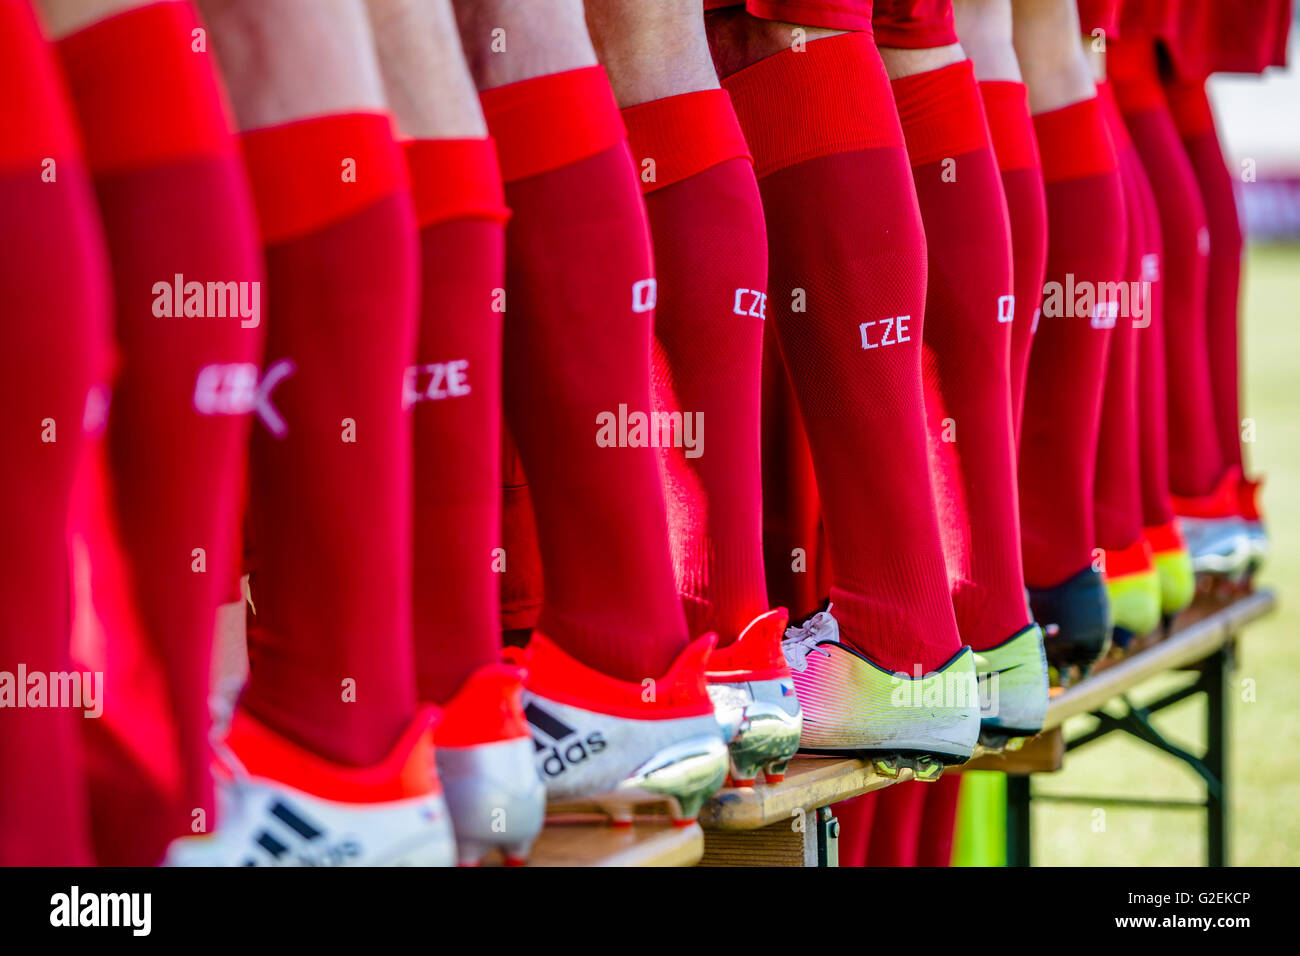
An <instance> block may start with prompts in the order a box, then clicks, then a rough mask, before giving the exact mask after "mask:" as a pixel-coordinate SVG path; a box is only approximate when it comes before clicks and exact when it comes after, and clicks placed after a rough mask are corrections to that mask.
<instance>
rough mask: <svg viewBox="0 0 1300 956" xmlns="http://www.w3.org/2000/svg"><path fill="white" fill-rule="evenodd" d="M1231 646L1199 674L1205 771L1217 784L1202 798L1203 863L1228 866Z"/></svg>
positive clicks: (1224, 649) (1227, 645) (1205, 664)
mask: <svg viewBox="0 0 1300 956" xmlns="http://www.w3.org/2000/svg"><path fill="white" fill-rule="evenodd" d="M1231 646H1232V645H1231V643H1229V644H1226V645H1225V646H1224V647H1223V648H1222V649H1220V650H1219V651H1218V652H1217V653H1216V654H1214V655H1212V656H1211V657H1208V658H1206V660H1205V663H1204V665H1203V669H1202V672H1201V683H1202V684H1203V685H1204V687H1205V740H1206V747H1205V756H1204V758H1202V759H1203V762H1204V764H1205V767H1206V769H1208V770H1209V771H1210V773H1211V774H1212V775H1213V776H1214V777H1215V779H1217V780H1218V781H1219V786H1218V787H1217V788H1207V790H1206V794H1205V817H1206V819H1205V837H1206V841H1205V842H1206V856H1207V859H1206V862H1207V863H1208V864H1209V865H1210V866H1227V864H1228V706H1227V704H1228V693H1229V689H1228V686H1227V682H1228V674H1229V670H1230V666H1229V664H1230V660H1229V656H1230V654H1231V651H1230V650H1229V648H1231Z"/></svg>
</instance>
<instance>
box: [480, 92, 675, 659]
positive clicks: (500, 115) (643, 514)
mask: <svg viewBox="0 0 1300 956" xmlns="http://www.w3.org/2000/svg"><path fill="white" fill-rule="evenodd" d="M482 100H483V108H484V112H485V114H486V115H487V120H488V127H489V128H490V129H491V131H492V135H493V136H494V137H495V138H496V141H497V146H498V149H499V150H500V154H501V170H502V174H503V175H502V178H503V179H504V180H505V183H506V200H507V202H508V204H509V206H510V208H511V210H512V212H513V217H512V218H511V220H510V225H509V227H508V228H507V230H506V250H507V254H506V291H507V295H508V296H509V306H508V311H507V313H506V314H507V316H513V317H514V318H513V319H507V323H506V332H505V366H504V375H505V379H504V381H505V385H504V394H505V408H506V413H507V415H508V417H509V421H510V429H511V432H512V433H513V435H514V439H515V441H516V442H517V443H518V446H519V452H520V455H521V457H522V460H523V464H524V467H525V468H526V469H527V473H528V486H529V490H530V492H531V495H532V501H533V507H534V513H535V514H536V519H537V537H538V544H539V545H540V550H541V556H542V566H543V569H544V582H545V603H544V605H543V607H542V612H541V616H540V618H539V620H538V627H539V628H540V629H541V630H542V631H544V632H545V633H546V634H547V635H548V636H550V637H551V638H553V639H554V640H555V641H556V642H557V643H558V644H560V645H561V646H562V647H563V648H564V649H565V650H566V651H568V652H569V653H571V654H573V655H574V656H575V657H577V658H578V659H579V660H581V661H582V662H583V663H585V664H587V665H589V666H591V667H594V668H596V669H597V670H599V671H601V672H602V673H605V674H608V675H610V676H612V677H616V678H619V679H622V680H641V679H643V678H646V677H654V676H658V675H660V674H663V673H664V672H665V671H666V670H667V669H668V666H669V665H670V664H671V662H672V661H673V660H674V659H675V658H676V656H677V655H678V654H679V653H680V652H681V651H682V649H683V648H685V646H686V623H685V619H684V618H683V615H682V609H681V602H680V601H679V600H678V597H677V590H676V587H675V586H674V583H673V568H672V559H671V557H670V554H669V547H668V535H667V531H666V528H667V518H666V515H665V508H664V498H663V490H662V488H661V486H660V481H659V474H658V467H657V465H656V461H655V455H656V451H655V449H654V448H652V447H649V434H648V433H649V428H648V427H643V428H642V429H641V430H640V434H639V435H638V433H637V430H636V428H635V422H634V420H633V417H632V416H633V415H640V416H646V415H648V414H649V412H650V411H651V410H652V409H651V402H650V337H651V325H652V321H653V307H654V288H655V286H654V278H653V276H654V270H653V265H652V262H651V250H650V237H649V234H648V231H647V227H646V220H645V208H644V205H643V203H642V200H641V196H640V195H639V192H638V190H637V180H636V178H635V176H636V174H635V171H634V167H633V165H632V161H631V157H630V153H629V151H628V148H627V144H626V142H625V139H624V130H623V124H622V122H621V120H620V119H619V115H618V107H617V106H616V104H615V103H614V97H613V94H612V92H611V91H610V88H609V83H608V81H607V80H606V78H605V74H604V71H603V70H602V69H601V68H599V67H590V68H586V69H579V70H570V71H568V72H566V73H558V74H554V75H550V76H542V77H537V78H535V79H531V80H524V81H522V82H519V83H512V84H510V85H508V86H503V87H498V88H496V89H492V90H487V91H485V92H484V93H483V95H482ZM594 263H599V267H598V268H596V267H594V266H593V264H594ZM611 444H613V445H617V446H621V447H610V445H611Z"/></svg>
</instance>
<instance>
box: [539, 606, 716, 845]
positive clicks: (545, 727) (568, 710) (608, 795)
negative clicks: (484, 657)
mask: <svg viewBox="0 0 1300 956" xmlns="http://www.w3.org/2000/svg"><path fill="white" fill-rule="evenodd" d="M715 640H716V638H715V636H714V635H712V634H707V635H705V636H703V637H699V638H697V639H696V640H694V641H692V642H691V643H690V645H689V646H688V647H687V648H686V649H685V650H684V651H682V653H681V655H680V656H678V658H677V660H676V661H675V662H674V663H673V665H672V667H670V668H669V669H668V672H667V673H666V674H664V675H663V676H661V677H658V678H655V679H653V680H649V679H648V680H646V681H640V682H635V683H634V682H629V681H620V680H616V679H614V678H612V677H607V676H606V675H604V674H601V673H600V672H599V671H596V670H593V669H592V668H590V667H587V666H586V665H585V664H582V663H580V662H578V661H577V660H575V659H574V658H572V657H570V656H569V655H568V654H567V653H565V652H564V651H563V650H561V649H560V647H559V646H558V645H557V644H556V643H555V642H554V641H552V640H551V639H550V638H548V637H546V636H545V635H544V634H542V633H541V632H540V631H534V632H533V636H532V639H531V640H530V641H529V643H528V646H527V647H526V648H524V650H523V651H522V652H521V653H519V654H517V655H515V660H516V661H517V662H518V663H520V664H522V665H524V666H525V667H527V668H528V678H527V681H526V684H525V691H524V716H525V717H526V718H527V719H528V723H529V724H530V725H531V730H532V735H533V751H534V753H533V759H534V761H535V762H536V766H537V770H538V772H539V773H540V775H541V777H542V780H543V781H544V782H545V784H546V795H547V798H548V800H550V801H551V802H552V803H561V802H563V803H574V802H582V803H595V804H597V805H598V806H600V807H601V808H602V809H603V810H605V812H607V813H608V814H609V815H610V817H611V818H612V819H613V821H614V823H615V824H618V825H625V824H630V823H631V822H632V815H633V810H634V809H635V807H636V806H637V805H638V804H646V803H667V805H668V811H669V814H670V816H671V817H672V819H673V822H674V823H676V824H678V825H686V824H689V823H690V822H692V821H693V820H694V819H695V818H696V816H697V815H698V814H699V812H700V807H701V806H703V805H704V801H705V800H707V799H708V798H709V797H710V796H712V795H713V793H714V791H716V790H717V789H718V788H719V787H721V786H722V783H723V781H724V780H725V779H726V777H727V742H726V740H725V739H724V738H723V734H722V728H721V727H720V726H719V725H718V721H717V718H716V717H715V716H714V712H713V702H712V700H710V698H709V692H708V689H707V685H706V681H705V676H704V673H705V662H706V661H707V659H708V657H709V652H710V651H712V650H713V643H714V641H715Z"/></svg>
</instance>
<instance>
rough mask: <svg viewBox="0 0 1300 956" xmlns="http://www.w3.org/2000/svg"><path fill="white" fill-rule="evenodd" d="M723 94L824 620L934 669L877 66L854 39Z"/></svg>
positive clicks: (913, 266) (902, 238) (862, 40)
mask: <svg viewBox="0 0 1300 956" xmlns="http://www.w3.org/2000/svg"><path fill="white" fill-rule="evenodd" d="M725 85H726V87H727V88H728V89H729V90H730V91H731V94H732V99H733V101H734V102H735V104H736V112H737V114H738V115H739V116H740V120H741V125H742V126H743V127H744V129H745V133H746V137H747V138H748V140H749V144H750V147H751V149H752V150H753V153H754V159H755V164H756V172H757V174H758V179H759V187H760V189H761V191H762V194H763V207H764V211H765V212H766V215H767V225H768V244H769V247H770V250H771V264H770V270H771V272H770V275H771V280H770V282H769V293H768V309H769V310H770V312H771V314H772V316H773V318H774V320H775V323H776V329H777V332H778V334H779V337H780V342H781V353H782V355H783V356H784V358H785V362H786V367H787V368H788V369H789V370H790V377H791V380H792V382H793V384H794V389H795V393H796V395H797V396H798V399H799V409H800V412H801V414H802V417H803V422H804V427H805V428H806V429H807V431H808V439H809V444H810V446H811V448H812V457H813V463H814V466H815V468H816V472H817V486H818V490H819V491H820V495H821V501H822V513H823V515H824V518H825V527H826V534H827V538H828V542H829V545H830V553H831V563H832V571H833V574H834V582H835V583H834V586H833V587H832V588H831V595H830V596H831V600H832V601H833V602H834V605H835V615H836V617H837V618H839V620H840V623H841V630H842V633H843V636H844V638H845V640H846V641H848V642H849V643H851V644H853V645H854V646H856V647H857V648H858V649H860V650H861V651H863V652H864V653H866V654H868V655H869V656H870V657H871V658H872V659H873V660H875V661H876V662H877V663H879V664H880V665H881V666H884V667H888V668H891V669H896V670H902V671H906V672H907V673H911V672H912V669H913V666H914V665H919V666H921V667H922V668H923V669H925V670H930V669H932V668H935V667H938V666H940V665H942V664H943V663H944V662H945V661H947V660H948V659H949V658H950V657H951V656H952V655H953V654H954V653H956V652H957V651H958V650H959V649H960V647H961V640H960V638H959V637H958V634H957V626H956V622H955V620H954V617H953V610H952V601H951V599H950V598H949V596H948V587H947V571H946V569H945V566H944V557H943V548H942V545H941V542H940V539H939V528H938V520H937V518H936V515H935V504H934V497H933V494H932V492H931V488H930V483H929V480H928V463H927V457H926V455H927V453H926V439H925V409H924V399H923V393H922V389H921V335H922V330H923V325H924V323H923V314H924V311H925V236H924V234H923V232H922V227H921V219H920V214H919V212H918V211H917V206H916V192H915V189H914V187H913V185H912V176H911V170H910V169H909V167H908V163H907V153H906V150H905V149H904V147H903V136H902V130H901V129H900V128H899V124H898V116H897V113H896V111H895V109H894V105H893V98H892V96H891V95H890V90H889V81H888V78H887V77H886V75H885V70H884V66H883V64H882V63H881V62H880V56H879V54H878V53H877V51H876V48H875V46H874V44H873V43H872V40H871V37H870V36H867V35H864V34H860V33H849V34H844V35H840V36H835V37H831V38H828V39H821V40H815V41H814V42H812V43H810V44H809V45H808V47H807V49H806V50H804V51H802V52H794V51H786V52H783V53H778V54H777V55H775V56H772V57H768V58H767V59H765V60H762V61H760V62H759V63H757V64H755V65H753V66H750V67H748V68H746V69H744V70H741V71H740V72H739V73H736V74H735V75H733V76H731V77H728V78H727V80H726V81H725ZM796 115H797V116H799V117H800V122H799V123H797V124H791V122H790V117H791V116H796ZM900 325H901V327H900Z"/></svg>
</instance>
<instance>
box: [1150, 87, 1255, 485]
mask: <svg viewBox="0 0 1300 956" xmlns="http://www.w3.org/2000/svg"><path fill="white" fill-rule="evenodd" d="M1165 93H1166V96H1167V97H1168V100H1169V108H1170V112H1171V113H1172V114H1173V117H1174V125H1175V126H1176V127H1177V129H1178V135H1179V136H1180V137H1181V138H1182V141H1183V148H1184V149H1185V150H1186V152H1187V158H1188V160H1189V161H1190V162H1191V166H1192V172H1193V174H1194V175H1195V176H1196V183H1197V185H1198V186H1199V187H1200V191H1201V198H1202V200H1203V201H1204V202H1205V219H1206V224H1207V225H1208V226H1209V229H1210V257H1209V260H1208V262H1207V268H1208V274H1207V276H1206V289H1205V335H1206V345H1207V349H1208V351H1209V357H1210V384H1211V386H1212V392H1213V394H1212V399H1213V404H1214V421H1215V426H1216V429H1217V433H1218V436H1219V452H1220V454H1221V455H1222V456H1223V465H1224V467H1225V469H1226V468H1231V467H1232V466H1234V465H1235V466H1237V467H1238V468H1241V467H1242V459H1241V404H1240V401H1241V391H1240V383H1239V380H1238V373H1239V371H1240V365H1241V359H1240V351H1239V337H1240V328H1239V325H1238V316H1237V311H1238V305H1239V299H1240V294H1241V222H1240V220H1239V219H1238V216H1237V198H1236V195H1235V193H1234V192H1233V182H1232V174H1231V173H1229V171H1228V167H1227V165H1226V164H1225V163H1224V161H1223V148H1222V147H1221V146H1220V145H1219V136H1218V133H1217V131H1216V130H1215V126H1214V114H1213V113H1212V112H1211V110H1210V103H1209V100H1208V99H1207V98H1206V96H1205V81H1204V80H1201V81H1188V82H1183V83H1176V84H1172V85H1169V86H1166V87H1165Z"/></svg>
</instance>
